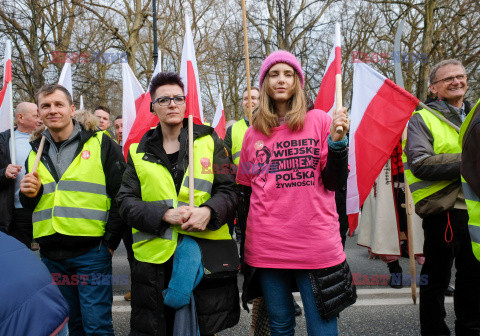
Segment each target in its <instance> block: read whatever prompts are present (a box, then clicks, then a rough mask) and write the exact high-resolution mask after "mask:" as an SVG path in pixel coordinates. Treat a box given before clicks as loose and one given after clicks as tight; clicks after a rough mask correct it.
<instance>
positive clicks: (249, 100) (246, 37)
mask: <svg viewBox="0 0 480 336" xmlns="http://www.w3.org/2000/svg"><path fill="white" fill-rule="evenodd" d="M242 12H243V44H244V45H245V68H246V71H247V93H248V121H249V122H250V125H251V124H252V97H251V95H250V91H251V89H252V88H251V85H250V57H249V54H248V35H247V10H246V6H245V0H242Z"/></svg>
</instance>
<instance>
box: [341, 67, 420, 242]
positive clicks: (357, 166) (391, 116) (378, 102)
mask: <svg viewBox="0 0 480 336" xmlns="http://www.w3.org/2000/svg"><path fill="white" fill-rule="evenodd" d="M418 103H419V100H418V98H416V97H414V96H413V95H412V94H411V93H409V92H408V91H406V90H404V89H402V88H401V87H399V86H398V85H396V84H395V83H394V82H392V81H391V80H390V79H388V78H386V77H384V76H383V75H381V74H380V73H378V72H376V71H375V70H373V69H372V68H370V67H369V66H367V65H366V64H364V63H355V64H354V74H353V97H352V110H351V118H350V119H351V126H350V150H349V154H348V164H349V166H350V174H349V176H348V182H347V214H348V215H349V222H350V232H351V233H353V232H354V231H355V229H356V227H357V225H358V212H359V209H360V207H361V206H362V204H363V202H364V201H365V199H366V198H367V196H368V194H369V193H370V190H371V189H372V186H373V183H374V182H375V179H376V178H377V176H378V174H380V171H381V170H382V168H383V166H385V164H386V162H387V160H388V158H389V157H390V155H391V154H392V152H393V149H394V148H395V146H396V145H397V143H398V141H400V138H401V136H402V132H403V130H404V128H405V125H406V124H407V122H408V120H409V119H410V117H411V115H412V113H413V111H414V110H415V107H416V106H417V105H418Z"/></svg>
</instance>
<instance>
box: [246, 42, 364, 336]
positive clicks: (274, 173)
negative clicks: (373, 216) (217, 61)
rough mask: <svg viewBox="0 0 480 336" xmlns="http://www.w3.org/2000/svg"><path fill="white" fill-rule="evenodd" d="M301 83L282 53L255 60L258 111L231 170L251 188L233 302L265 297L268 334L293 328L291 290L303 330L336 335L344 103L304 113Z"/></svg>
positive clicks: (344, 291)
mask: <svg viewBox="0 0 480 336" xmlns="http://www.w3.org/2000/svg"><path fill="white" fill-rule="evenodd" d="M304 85H305V78H304V74H303V71H302V68H301V65H300V63H299V61H298V60H297V59H296V58H295V56H294V55H292V54H291V53H289V52H286V51H276V52H274V53H272V54H270V55H269V56H268V57H267V58H266V59H265V60H264V61H263V64H262V66H261V68H260V101H259V108H258V111H257V113H256V114H255V115H254V117H253V124H252V126H253V127H250V128H249V129H248V130H247V132H246V134H245V138H244V141H243V146H242V152H241V156H240V164H239V169H238V173H237V182H238V183H239V184H242V185H243V186H245V188H246V190H245V192H246V193H247V194H248V193H251V196H250V200H249V204H250V207H249V214H248V220H247V231H246V242H245V264H246V267H245V283H244V291H243V296H242V300H243V303H244V307H247V306H246V303H247V302H248V301H249V300H251V299H253V298H256V297H259V296H263V297H264V298H265V303H266V307H267V312H268V318H269V326H270V332H271V335H272V336H274V335H293V334H294V332H295V331H294V328H295V313H294V305H293V302H292V295H291V292H292V291H294V290H297V291H298V290H299V291H300V295H301V298H302V302H303V306H304V310H305V316H306V320H307V331H308V334H309V335H337V333H338V331H337V314H338V313H339V312H340V311H341V310H343V309H344V308H346V307H347V306H349V305H350V304H352V303H353V302H355V299H356V294H355V289H354V287H353V285H352V277H351V274H350V270H349V268H348V265H347V263H346V260H345V253H344V252H343V246H342V241H341V238H340V233H339V223H338V215H337V212H336V210H335V193H334V191H335V189H337V188H339V187H341V186H343V185H344V184H345V182H346V179H347V176H348V167H347V156H348V149H347V139H346V133H347V131H348V129H349V121H348V118H347V114H346V109H345V108H343V109H341V110H340V111H337V112H336V113H335V114H334V117H333V120H332V118H330V117H329V116H328V115H327V114H326V113H325V112H324V111H320V110H315V109H314V110H310V111H307V99H306V96H305V92H304V90H303V88H304ZM338 126H342V127H343V130H342V132H341V133H337V132H336V129H337V127H338ZM259 153H268V154H270V155H265V158H259ZM267 156H268V160H267ZM260 175H261V177H262V178H259V176H260Z"/></svg>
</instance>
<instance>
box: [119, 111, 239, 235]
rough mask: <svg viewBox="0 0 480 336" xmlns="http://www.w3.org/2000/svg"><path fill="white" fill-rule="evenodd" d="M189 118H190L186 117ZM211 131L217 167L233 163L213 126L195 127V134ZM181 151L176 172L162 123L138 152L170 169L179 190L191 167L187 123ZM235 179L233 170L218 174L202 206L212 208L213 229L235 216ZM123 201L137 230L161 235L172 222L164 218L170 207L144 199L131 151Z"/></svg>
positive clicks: (122, 211) (127, 218) (125, 215)
mask: <svg viewBox="0 0 480 336" xmlns="http://www.w3.org/2000/svg"><path fill="white" fill-rule="evenodd" d="M185 120H186V119H185ZM185 122H186V121H185ZM206 135H211V136H212V137H213V139H214V141H215V148H214V153H213V167H224V166H225V165H227V166H229V164H230V161H229V159H228V157H227V155H226V152H225V149H224V147H223V142H222V140H221V139H220V138H218V136H217V135H216V134H215V133H214V132H213V128H211V127H209V126H203V125H196V124H194V127H193V138H194V141H195V139H198V138H200V137H202V136H206ZM179 140H180V152H179V155H178V163H177V167H176V173H174V172H173V167H172V166H171V164H170V161H169V160H168V158H167V154H166V153H165V150H164V149H163V137H162V131H161V127H160V126H158V127H156V128H155V129H153V130H149V131H148V132H147V133H145V135H144V136H143V138H142V140H140V143H139V145H138V148H137V153H145V155H144V156H143V160H147V161H150V162H154V163H158V164H161V165H163V166H165V167H167V169H168V170H169V171H170V174H172V177H173V180H174V181H175V184H176V186H177V192H178V190H179V183H181V181H182V180H183V176H184V174H185V171H186V169H187V167H188V145H187V143H188V134H187V128H186V127H183V128H182V129H181V132H180V137H179ZM234 187H235V180H234V178H233V176H232V175H230V174H228V173H227V174H215V177H214V179H213V186H212V197H211V198H210V199H209V200H208V201H206V202H205V203H204V204H202V206H208V207H209V208H210V209H211V210H212V218H211V220H210V223H208V224H207V228H208V229H209V230H218V229H219V228H220V227H221V226H222V225H223V224H225V223H226V222H227V220H228V219H229V218H230V217H231V216H233V214H234V212H235V210H234V209H235V207H236V206H237V196H236V194H235V191H234ZM117 200H118V203H119V205H120V215H121V216H122V218H123V219H124V220H125V221H126V222H127V224H128V225H129V226H130V227H134V228H135V229H137V230H140V231H143V232H148V233H152V234H155V235H159V236H161V235H162V234H163V233H165V230H166V229H167V228H168V227H169V226H170V224H169V223H167V222H165V221H163V220H162V218H163V216H164V215H165V212H167V210H168V209H170V207H168V206H166V205H160V204H157V203H151V202H144V201H142V192H141V186H140V181H139V179H138V176H137V172H136V170H135V166H134V165H133V162H132V158H131V157H130V154H129V155H128V159H127V169H126V170H125V174H124V175H123V181H122V186H121V187H120V191H119V192H118V196H117Z"/></svg>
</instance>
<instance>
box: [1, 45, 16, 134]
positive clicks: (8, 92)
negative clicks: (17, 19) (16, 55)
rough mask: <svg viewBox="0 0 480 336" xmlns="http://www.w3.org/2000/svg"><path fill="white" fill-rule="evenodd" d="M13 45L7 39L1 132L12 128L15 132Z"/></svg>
mask: <svg viewBox="0 0 480 336" xmlns="http://www.w3.org/2000/svg"><path fill="white" fill-rule="evenodd" d="M12 98H13V95H12V47H11V44H10V41H9V40H7V41H5V54H4V61H3V87H2V91H0V132H3V131H6V130H8V129H12V132H13V102H12Z"/></svg>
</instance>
